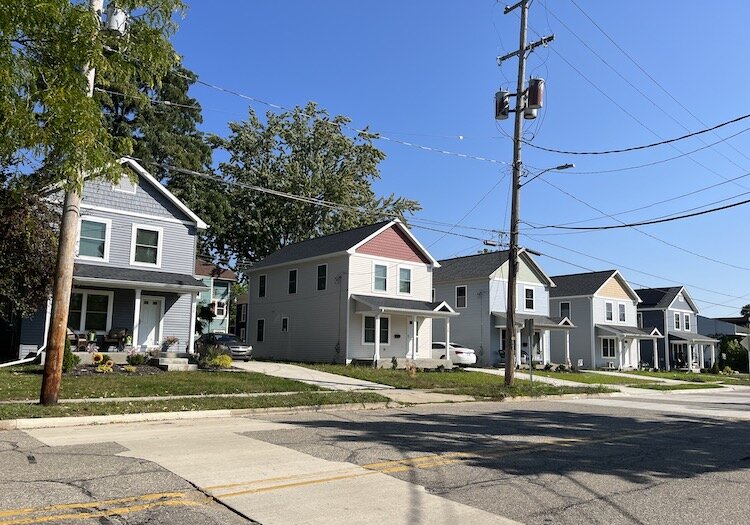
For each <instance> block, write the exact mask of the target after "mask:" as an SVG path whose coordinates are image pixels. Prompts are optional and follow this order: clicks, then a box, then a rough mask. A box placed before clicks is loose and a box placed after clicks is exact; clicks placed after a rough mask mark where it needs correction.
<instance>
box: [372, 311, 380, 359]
mask: <svg viewBox="0 0 750 525" xmlns="http://www.w3.org/2000/svg"><path fill="white" fill-rule="evenodd" d="M373 359H374V360H375V367H377V366H378V361H379V360H380V314H378V315H376V316H375V353H374V354H373Z"/></svg>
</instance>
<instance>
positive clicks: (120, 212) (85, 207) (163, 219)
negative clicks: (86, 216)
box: [81, 203, 195, 226]
mask: <svg viewBox="0 0 750 525" xmlns="http://www.w3.org/2000/svg"><path fill="white" fill-rule="evenodd" d="M81 209H82V210H93V211H100V212H106V213H113V214H115V215H125V216H128V217H137V218H139V219H151V220H154V221H160V222H169V223H173V224H184V225H186V226H195V223H194V222H192V221H185V220H182V219H177V218H175V217H159V216H158V215H149V214H148V213H138V212H134V211H127V210H117V209H115V208H107V207H106V206H95V205H93V204H83V203H82V204H81Z"/></svg>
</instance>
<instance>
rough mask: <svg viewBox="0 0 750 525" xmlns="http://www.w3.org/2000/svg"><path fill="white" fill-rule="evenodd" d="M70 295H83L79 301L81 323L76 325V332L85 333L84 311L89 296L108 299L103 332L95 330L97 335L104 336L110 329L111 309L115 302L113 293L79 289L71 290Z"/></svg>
mask: <svg viewBox="0 0 750 525" xmlns="http://www.w3.org/2000/svg"><path fill="white" fill-rule="evenodd" d="M70 293H71V295H72V294H74V293H77V294H81V295H83V297H82V299H81V321H80V322H79V323H78V326H79V328H78V331H79V332H81V333H85V332H87V331H88V330H87V329H86V311H87V309H88V300H89V295H106V296H107V297H108V298H109V299H108V301H107V320H106V322H105V326H104V330H96V333H97V334H106V333H107V332H109V331H110V330H111V329H112V307H113V305H114V302H115V292H113V291H110V290H83V289H80V288H73V289H72V290H71V291H70Z"/></svg>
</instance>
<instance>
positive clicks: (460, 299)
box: [456, 285, 466, 308]
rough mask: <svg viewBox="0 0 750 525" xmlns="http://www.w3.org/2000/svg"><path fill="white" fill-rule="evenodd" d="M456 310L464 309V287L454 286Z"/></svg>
mask: <svg viewBox="0 0 750 525" xmlns="http://www.w3.org/2000/svg"><path fill="white" fill-rule="evenodd" d="M456 308H466V286H465V285H462V286H456Z"/></svg>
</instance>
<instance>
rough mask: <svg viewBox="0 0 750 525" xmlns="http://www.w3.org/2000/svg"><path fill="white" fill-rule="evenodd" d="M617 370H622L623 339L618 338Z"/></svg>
mask: <svg viewBox="0 0 750 525" xmlns="http://www.w3.org/2000/svg"><path fill="white" fill-rule="evenodd" d="M617 369H618V370H622V339H621V338H619V337H618V338H617Z"/></svg>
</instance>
